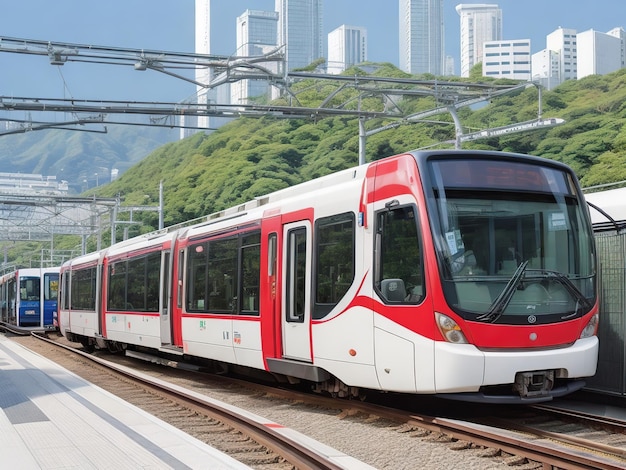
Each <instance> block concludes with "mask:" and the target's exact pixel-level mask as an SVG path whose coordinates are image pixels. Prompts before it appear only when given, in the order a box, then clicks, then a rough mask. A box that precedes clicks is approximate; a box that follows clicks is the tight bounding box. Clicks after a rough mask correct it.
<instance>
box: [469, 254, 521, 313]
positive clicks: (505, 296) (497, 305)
mask: <svg viewBox="0 0 626 470" xmlns="http://www.w3.org/2000/svg"><path fill="white" fill-rule="evenodd" d="M527 266H528V261H524V262H523V263H522V264H520V265H519V266H518V267H517V269H516V270H515V272H514V273H513V276H512V277H511V279H509V282H507V284H506V286H504V289H502V292H500V295H498V297H496V300H494V301H493V303H492V304H491V306H490V307H489V310H487V312H485V313H483V314H482V315H479V316H478V317H476V320H478V321H486V322H490V323H495V321H496V320H497V319H498V318H500V316H502V313H503V312H504V309H505V308H506V307H507V305H509V302H510V301H511V299H512V298H513V294H515V290H516V289H517V286H519V284H520V282H521V281H522V279H523V277H524V272H525V271H526V267H527Z"/></svg>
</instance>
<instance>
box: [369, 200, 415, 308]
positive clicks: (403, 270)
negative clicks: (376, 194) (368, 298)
mask: <svg viewBox="0 0 626 470" xmlns="http://www.w3.org/2000/svg"><path fill="white" fill-rule="evenodd" d="M375 251H376V252H375V261H376V262H375V276H376V277H375V279H376V282H375V288H376V291H377V292H378V294H379V295H380V296H381V298H382V299H383V300H384V301H385V302H389V303H404V304H416V303H419V302H421V300H422V299H423V298H424V268H423V264H422V256H421V240H420V236H419V230H418V222H417V209H416V208H415V207H414V206H402V207H398V206H396V207H390V208H388V209H386V210H383V211H381V212H379V213H378V214H377V217H376V247H375Z"/></svg>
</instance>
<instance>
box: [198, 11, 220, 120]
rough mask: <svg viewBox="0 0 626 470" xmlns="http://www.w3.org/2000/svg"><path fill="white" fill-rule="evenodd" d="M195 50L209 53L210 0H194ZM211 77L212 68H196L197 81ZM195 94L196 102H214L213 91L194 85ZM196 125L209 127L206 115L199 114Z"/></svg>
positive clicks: (204, 103) (207, 80)
mask: <svg viewBox="0 0 626 470" xmlns="http://www.w3.org/2000/svg"><path fill="white" fill-rule="evenodd" d="M195 26H196V29H195V52H196V54H210V53H211V0H196V12H195ZM212 78H213V75H212V70H211V69H210V68H206V69H196V72H195V80H196V82H198V83H209V82H210V81H211V79H212ZM196 96H197V101H198V104H202V105H208V104H209V103H211V102H215V91H214V90H209V89H207V88H204V87H202V86H200V85H197V86H196ZM197 121H198V122H197V125H198V127H201V128H204V129H208V128H209V127H210V122H209V118H208V117H207V116H199V117H198V120H197Z"/></svg>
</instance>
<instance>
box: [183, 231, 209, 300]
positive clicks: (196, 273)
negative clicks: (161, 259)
mask: <svg viewBox="0 0 626 470" xmlns="http://www.w3.org/2000/svg"><path fill="white" fill-rule="evenodd" d="M187 257H188V259H187V296H186V302H187V311H189V312H206V311H207V310H206V307H207V305H206V302H205V301H206V298H207V286H208V282H207V276H208V274H207V271H208V243H200V244H197V245H192V246H190V247H189V249H188V250H187Z"/></svg>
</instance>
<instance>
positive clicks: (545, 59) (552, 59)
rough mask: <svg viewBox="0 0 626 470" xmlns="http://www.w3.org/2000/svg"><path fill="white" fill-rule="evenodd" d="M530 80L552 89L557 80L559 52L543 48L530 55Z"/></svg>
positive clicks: (557, 82)
mask: <svg viewBox="0 0 626 470" xmlns="http://www.w3.org/2000/svg"><path fill="white" fill-rule="evenodd" d="M531 62H532V67H531V69H532V81H533V82H535V83H538V84H539V85H541V86H542V87H544V88H545V89H547V90H552V89H553V88H554V87H555V86H557V85H558V84H559V83H560V82H559V76H560V75H559V67H560V54H559V53H558V52H556V51H551V50H550V49H543V50H541V51H539V52H536V53H535V54H533V55H532V58H531Z"/></svg>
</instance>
